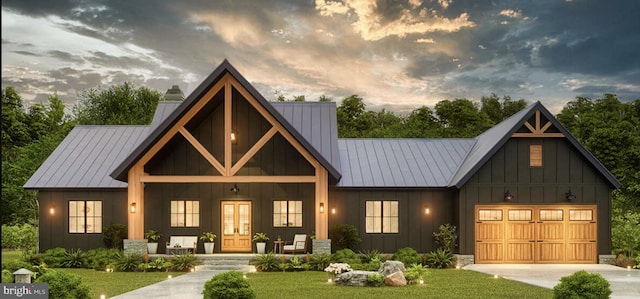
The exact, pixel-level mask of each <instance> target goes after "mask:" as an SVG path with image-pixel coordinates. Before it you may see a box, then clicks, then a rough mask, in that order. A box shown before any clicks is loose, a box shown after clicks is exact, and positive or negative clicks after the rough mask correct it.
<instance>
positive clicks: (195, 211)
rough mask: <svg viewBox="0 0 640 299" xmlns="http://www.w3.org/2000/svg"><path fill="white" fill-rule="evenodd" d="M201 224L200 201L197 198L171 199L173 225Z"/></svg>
mask: <svg viewBox="0 0 640 299" xmlns="http://www.w3.org/2000/svg"><path fill="white" fill-rule="evenodd" d="M198 226H200V202H199V201H197V200H172V201H171V227H198Z"/></svg>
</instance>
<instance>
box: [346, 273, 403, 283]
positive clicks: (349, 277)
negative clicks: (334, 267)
mask: <svg viewBox="0 0 640 299" xmlns="http://www.w3.org/2000/svg"><path fill="white" fill-rule="evenodd" d="M369 274H378V272H372V271H349V272H344V273H341V274H338V275H337V276H336V279H335V283H336V285H341V286H357V287H364V286H367V284H368V282H367V277H368V276H369ZM402 277H403V278H404V276H402Z"/></svg>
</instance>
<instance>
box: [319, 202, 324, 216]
mask: <svg viewBox="0 0 640 299" xmlns="http://www.w3.org/2000/svg"><path fill="white" fill-rule="evenodd" d="M320 213H324V202H321V203H320Z"/></svg>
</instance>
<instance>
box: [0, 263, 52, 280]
mask: <svg viewBox="0 0 640 299" xmlns="http://www.w3.org/2000/svg"><path fill="white" fill-rule="evenodd" d="M21 268H25V269H27V270H29V271H31V272H33V274H31V276H32V277H33V278H34V279H35V278H38V277H40V276H42V275H43V274H44V273H45V272H46V271H47V268H46V267H45V266H40V265H31V264H29V263H27V262H25V261H12V262H8V263H3V264H2V269H3V270H7V271H9V273H11V275H13V272H16V271H17V270H19V269H21ZM12 279H13V278H12Z"/></svg>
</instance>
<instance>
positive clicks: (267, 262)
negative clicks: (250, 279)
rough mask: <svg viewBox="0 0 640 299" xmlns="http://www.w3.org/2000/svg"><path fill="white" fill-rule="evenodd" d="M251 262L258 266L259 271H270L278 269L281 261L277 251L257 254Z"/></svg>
mask: <svg viewBox="0 0 640 299" xmlns="http://www.w3.org/2000/svg"><path fill="white" fill-rule="evenodd" d="M251 263H252V264H253V265H254V266H256V269H257V270H258V271H262V272H269V271H275V270H276V269H278V265H279V264H280V261H279V260H278V258H277V257H276V254H275V253H273V252H269V253H263V254H258V255H256V258H255V259H254V260H253V261H251Z"/></svg>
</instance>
